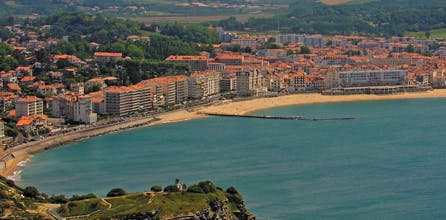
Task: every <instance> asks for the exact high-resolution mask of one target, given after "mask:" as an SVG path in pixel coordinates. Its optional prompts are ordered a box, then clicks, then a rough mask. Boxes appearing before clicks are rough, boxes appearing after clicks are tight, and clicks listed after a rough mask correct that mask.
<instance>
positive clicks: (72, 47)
mask: <svg viewBox="0 0 446 220" xmlns="http://www.w3.org/2000/svg"><path fill="white" fill-rule="evenodd" d="M33 22H34V23H33V26H34V27H40V26H41V25H43V24H49V25H52V27H51V29H49V31H48V32H47V33H44V34H42V35H43V36H45V38H48V39H49V38H61V37H63V36H68V41H60V42H59V43H58V44H57V45H54V46H51V47H47V48H45V49H41V50H39V51H36V58H37V61H39V62H42V63H48V59H49V57H51V56H52V55H54V54H70V55H75V56H77V57H79V58H81V59H87V58H93V54H94V52H96V51H106V52H121V53H123V57H127V56H129V57H131V58H132V59H123V60H120V61H118V62H111V63H98V66H97V67H98V68H97V69H96V68H85V69H84V68H78V67H76V68H77V72H78V74H77V75H76V76H73V77H68V79H67V80H65V83H66V84H70V83H74V82H79V81H85V80H87V79H89V78H92V77H97V76H104V75H107V76H116V77H118V78H120V79H121V80H120V82H121V84H123V85H128V84H131V83H137V82H139V81H141V80H145V79H149V78H153V77H157V76H163V75H176V74H186V75H187V74H189V73H190V68H189V66H188V65H185V64H175V63H171V62H165V61H164V59H165V58H166V57H168V56H170V55H199V53H200V51H208V52H210V53H212V52H213V48H212V46H211V43H216V42H218V36H217V33H216V32H215V31H213V30H210V29H208V28H205V27H203V26H201V25H180V24H172V25H164V26H161V27H160V32H161V33H158V32H152V31H153V30H152V29H150V28H147V26H145V25H143V24H141V23H138V22H135V21H129V20H122V19H109V18H106V17H102V16H93V15H89V14H79V13H58V14H55V15H53V16H49V17H47V18H44V19H42V20H37V21H33ZM37 31H41V30H37ZM130 35H138V36H147V37H149V40H128V39H127V37H128V36H130ZM43 40H44V39H43ZM91 42H96V43H99V48H96V47H94V46H91V45H90V43H91ZM12 52H13V51H12V49H11V48H8V47H7V45H6V44H4V45H0V57H5V56H6V55H8V54H10V53H12ZM11 58H15V57H11ZM8 59H9V58H8ZM8 59H5V62H4V63H2V66H0V68H1V69H5V70H9V69H11V68H15V67H16V66H17V65H18V64H19V63H20V62H19V61H20V60H19V61H18V60H17V59H11V62H6V61H8ZM72 67H74V66H73V64H71V63H69V62H68V61H66V60H59V61H58V62H57V63H55V64H53V65H46V66H44V67H42V68H40V69H35V70H34V72H35V75H36V76H37V77H38V78H39V79H41V80H44V81H46V82H49V83H51V79H50V78H49V77H47V76H46V75H44V74H41V73H45V72H48V71H50V70H54V69H57V70H60V71H63V70H64V69H66V68H72ZM1 69H0V70H1ZM93 90H94V89H93Z"/></svg>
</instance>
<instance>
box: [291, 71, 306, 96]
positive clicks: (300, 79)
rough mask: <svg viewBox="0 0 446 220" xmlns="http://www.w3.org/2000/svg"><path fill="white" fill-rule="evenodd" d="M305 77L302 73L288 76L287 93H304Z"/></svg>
mask: <svg viewBox="0 0 446 220" xmlns="http://www.w3.org/2000/svg"><path fill="white" fill-rule="evenodd" d="M306 75H307V74H305V73H304V72H297V73H291V74H288V77H289V79H290V81H289V84H288V87H287V90H288V92H292V93H293V92H304V91H305V78H306Z"/></svg>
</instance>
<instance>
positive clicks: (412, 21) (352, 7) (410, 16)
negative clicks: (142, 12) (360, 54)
mask: <svg viewBox="0 0 446 220" xmlns="http://www.w3.org/2000/svg"><path fill="white" fill-rule="evenodd" d="M218 25H221V26H224V27H225V28H226V29H229V30H241V29H243V28H251V29H255V30H257V31H271V30H279V31H281V32H295V33H320V34H372V35H381V36H391V35H403V34H404V33H405V32H407V31H428V30H431V29H437V28H443V27H445V26H446V4H444V1H443V0H426V1H418V0H392V1H388V0H376V1H364V2H358V3H356V2H355V3H350V4H340V5H334V6H328V5H325V4H322V3H318V2H316V1H314V0H299V1H295V2H293V3H292V4H291V5H290V12H289V13H287V14H282V15H278V16H276V17H274V18H262V19H250V20H249V21H247V22H245V23H240V22H238V21H237V20H235V19H234V18H230V19H226V20H223V21H220V22H218Z"/></svg>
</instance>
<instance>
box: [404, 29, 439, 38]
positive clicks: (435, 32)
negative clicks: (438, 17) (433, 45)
mask: <svg viewBox="0 0 446 220" xmlns="http://www.w3.org/2000/svg"><path fill="white" fill-rule="evenodd" d="M425 33H426V32H407V33H406V36H408V37H415V38H417V39H421V40H425V39H426V36H425ZM430 33H431V36H430V37H429V39H431V40H435V39H437V38H445V39H446V28H442V29H435V30H431V31H430Z"/></svg>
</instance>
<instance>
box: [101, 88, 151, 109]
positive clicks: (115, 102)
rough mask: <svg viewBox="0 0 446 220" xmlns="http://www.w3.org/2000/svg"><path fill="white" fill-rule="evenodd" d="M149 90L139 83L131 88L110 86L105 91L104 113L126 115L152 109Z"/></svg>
mask: <svg viewBox="0 0 446 220" xmlns="http://www.w3.org/2000/svg"><path fill="white" fill-rule="evenodd" d="M151 103H152V102H151V94H150V88H149V87H147V86H146V85H144V84H142V83H140V84H136V85H132V86H112V87H108V88H107V89H106V90H105V107H106V112H107V113H108V114H111V115H120V116H123V115H127V114H131V113H134V112H136V111H141V110H147V109H149V108H151V107H152V104H151Z"/></svg>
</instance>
